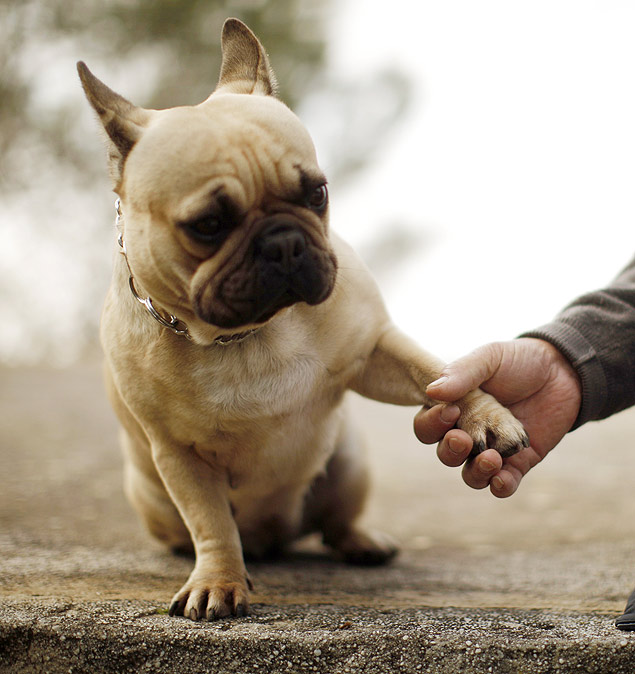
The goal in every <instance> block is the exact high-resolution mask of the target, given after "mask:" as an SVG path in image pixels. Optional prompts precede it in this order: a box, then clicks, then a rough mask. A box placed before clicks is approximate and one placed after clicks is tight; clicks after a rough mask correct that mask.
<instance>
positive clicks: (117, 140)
mask: <svg viewBox="0 0 635 674" xmlns="http://www.w3.org/2000/svg"><path fill="white" fill-rule="evenodd" d="M77 72H78V73H79V78H80V80H81V81H82V86H83V88H84V92H85V93H86V98H88V102H89V103H90V104H91V105H92V106H93V108H94V109H95V112H96V113H97V115H98V116H99V119H100V121H101V123H102V125H103V127H104V130H105V131H106V134H107V135H108V140H109V142H108V162H109V169H110V176H111V178H112V180H113V183H114V185H115V189H116V188H117V186H118V185H119V184H120V182H121V177H122V173H123V167H124V164H125V162H126V157H127V156H128V154H129V152H130V150H132V148H133V147H134V144H135V143H136V142H137V141H138V140H139V138H141V134H142V133H143V129H144V127H145V126H147V125H148V123H149V121H150V117H151V112H152V111H150V110H145V109H144V108H138V107H137V106H135V105H133V104H132V103H130V101H127V100H126V99H125V98H123V96H120V95H119V94H117V93H115V92H114V91H112V89H109V88H108V87H107V86H106V85H105V84H104V83H103V82H102V81H101V80H98V79H97V78H96V77H95V76H94V75H93V74H92V73H91V72H90V70H88V67H87V66H86V64H85V63H83V62H82V61H80V62H79V63H78V64H77Z"/></svg>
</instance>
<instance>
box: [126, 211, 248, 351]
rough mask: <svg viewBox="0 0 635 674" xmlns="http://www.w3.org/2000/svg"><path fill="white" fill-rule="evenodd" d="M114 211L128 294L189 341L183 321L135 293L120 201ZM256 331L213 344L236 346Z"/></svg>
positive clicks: (226, 338) (158, 319) (241, 333)
mask: <svg viewBox="0 0 635 674" xmlns="http://www.w3.org/2000/svg"><path fill="white" fill-rule="evenodd" d="M115 209H116V211H117V217H116V220H115V227H116V228H117V231H118V235H117V243H118V244H119V247H120V248H121V250H120V251H119V252H120V253H121V254H122V255H123V257H124V259H125V261H126V266H127V267H128V273H129V277H128V285H129V286H130V292H131V293H132V295H133V297H134V298H135V299H136V300H137V301H138V302H139V303H140V304H143V306H144V307H145V308H146V311H147V312H148V313H149V314H150V316H152V318H153V319H154V320H155V321H156V322H157V323H159V324H160V325H162V326H163V327H164V328H167V329H168V330H171V331H172V332H173V333H174V334H175V335H180V336H182V337H185V338H186V339H189V340H190V341H191V340H192V336H191V335H190V333H189V330H188V329H187V326H186V325H185V323H183V321H181V320H179V319H178V318H177V317H176V316H173V315H172V314H168V317H167V318H166V317H165V316H162V315H161V314H160V313H159V312H158V311H157V310H156V309H155V307H154V304H153V303H152V300H151V299H150V298H149V297H145V298H144V297H141V295H139V293H138V292H137V289H136V287H135V283H134V277H133V275H132V269H130V263H129V262H128V253H127V251H126V244H125V241H124V238H123V228H122V223H121V221H122V217H123V215H122V212H121V199H117V200H116V201H115ZM258 330H259V328H253V329H251V330H246V331H245V332H239V333H236V334H233V335H219V336H218V337H216V339H215V340H214V342H213V343H214V344H217V345H219V346H229V345H230V344H236V343H238V342H242V341H243V340H244V339H247V337H251V335H253V334H254V333H256V332H258Z"/></svg>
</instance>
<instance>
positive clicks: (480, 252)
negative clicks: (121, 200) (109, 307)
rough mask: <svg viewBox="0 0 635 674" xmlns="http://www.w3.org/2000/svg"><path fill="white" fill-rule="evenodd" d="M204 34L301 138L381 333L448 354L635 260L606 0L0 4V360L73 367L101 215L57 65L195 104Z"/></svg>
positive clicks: (626, 125)
mask: <svg viewBox="0 0 635 674" xmlns="http://www.w3.org/2000/svg"><path fill="white" fill-rule="evenodd" d="M227 16H237V17H239V18H241V19H243V20H244V21H246V22H247V23H248V25H250V27H251V28H252V29H253V30H254V31H255V32H256V34H257V35H258V36H259V37H260V39H261V40H262V42H263V43H264V45H265V47H266V48H267V50H268V51H269V53H270V57H271V61H272V65H273V67H274V70H275V71H276V73H277V75H278V79H279V82H280V84H281V96H282V98H283V99H284V100H285V102H287V103H288V104H289V105H291V107H293V108H294V110H295V111H296V112H297V113H298V114H299V115H300V117H301V118H302V119H303V121H304V122H305V123H306V125H307V126H308V127H309V130H310V132H311V133H312V135H313V137H314V140H315V143H316V146H317V149H318V156H319V158H320V161H321V164H322V167H323V168H324V170H325V171H326V173H327V175H328V176H329V180H330V187H331V204H332V216H331V217H332V226H333V228H335V229H336V230H337V231H338V232H339V233H340V234H342V235H343V236H344V237H345V238H347V239H348V240H349V241H350V242H351V243H353V244H354V245H355V246H356V247H357V249H358V250H359V251H360V253H361V254H362V255H363V257H364V258H365V259H366V261H367V262H368V263H369V264H370V266H371V268H372V269H373V271H374V272H375V274H376V276H377V278H378V281H379V283H380V285H381V287H382V289H383V292H384V295H385V297H386V301H387V304H388V306H389V309H390V311H391V313H392V314H393V317H394V318H395V321H396V322H397V323H398V324H399V325H401V326H402V327H403V328H404V329H405V330H406V331H408V332H409V333H410V334H412V335H413V336H414V337H415V338H416V339H417V340H419V341H420V342H421V343H422V344H423V345H425V347H426V348H428V349H429V350H431V351H434V352H436V353H437V354H438V355H440V356H442V357H444V358H448V359H449V358H453V357H455V356H458V355H460V354H462V353H463V352H465V351H467V350H470V349H471V348H473V347H475V346H477V345H479V344H480V343H483V342H485V341H489V340H492V339H504V338H510V337H513V336H515V335H516V334H518V333H519V332H521V331H522V330H524V329H528V328H530V327H534V326H536V325H539V324H541V323H543V322H546V321H548V320H550V319H551V317H552V316H553V315H554V314H555V313H556V312H557V311H558V310H559V309H560V308H561V307H562V306H563V305H564V304H565V303H566V302H567V301H569V300H570V299H572V298H573V297H574V296H575V295H577V294H579V293H581V292H583V291H585V290H588V289H592V288H595V287H599V286H601V285H603V284H605V283H607V282H608V281H610V279H611V278H612V276H613V275H614V274H615V273H617V271H618V270H619V268H620V267H621V266H623V265H624V264H626V263H627V262H628V260H629V259H630V257H631V255H632V253H633V251H635V226H634V225H635V200H634V199H633V186H634V185H635V123H634V120H635V40H633V35H634V34H635V5H634V4H633V3H631V2H629V1H628V0H602V2H599V1H591V0H532V2H524V1H517V2H509V1H508V0H507V1H506V0H483V1H482V2H478V3H474V2H471V1H470V0H443V1H441V0H421V1H420V2H416V3H414V2H408V1H406V0H392V2H390V3H386V2H385V1H381V2H380V1H379V0H364V1H362V0H275V1H274V0H81V1H80V0H39V1H38V0H0V111H1V114H0V151H1V153H2V162H1V163H0V199H1V205H2V207H1V208H0V233H1V240H0V241H1V243H0V316H2V327H1V328H0V362H1V363H3V364H11V365H23V364H44V363H46V364H51V363H53V364H58V365H65V364H70V363H73V362H74V361H76V360H78V359H81V358H82V357H85V356H86V355H90V354H94V353H95V352H96V349H97V347H96V334H97V325H98V321H99V314H100V308H101V302H102V298H103V295H104V293H105V290H106V287H107V284H108V281H109V275H110V263H111V254H112V250H113V243H114V239H115V231H114V206H113V202H114V196H113V195H112V193H111V192H110V185H109V182H108V180H107V175H106V166H105V158H104V149H103V146H102V143H101V141H100V138H99V135H98V126H97V123H96V122H95V120H94V119H93V116H92V111H91V110H90V109H89V106H88V104H87V103H86V102H85V100H84V98H83V94H82V92H81V88H80V86H79V82H78V79H77V76H76V72H75V62H76V61H77V60H80V59H82V60H85V61H86V62H87V63H88V64H89V66H90V67H91V69H92V70H93V72H95V73H96V74H97V75H98V76H99V77H100V78H101V79H103V80H104V81H105V82H106V83H108V84H109V85H110V86H111V87H112V88H114V89H115V90H117V91H118V92H120V93H121V94H122V95H124V96H126V97H128V98H130V99H131V100H133V101H134V102H135V103H137V104H140V105H144V106H146V107H168V106H173V105H179V104H192V103H198V102H200V101H201V100H203V99H204V98H206V97H207V96H208V94H209V93H210V91H211V90H212V89H213V87H214V85H215V83H216V79H217V76H218V68H219V61H220V59H219V57H220V51H219V49H220V45H219V41H220V29H221V26H222V23H223V20H224V19H225V18H226V17H227Z"/></svg>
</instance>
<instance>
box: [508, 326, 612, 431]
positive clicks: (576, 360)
mask: <svg viewBox="0 0 635 674" xmlns="http://www.w3.org/2000/svg"><path fill="white" fill-rule="evenodd" d="M520 337H534V338H536V339H542V340H544V341H545V342H549V343H550V344H553V346H555V347H556V348H557V349H558V351H560V352H561V353H562V354H563V355H564V356H565V358H566V359H567V360H568V361H569V362H570V363H571V365H572V367H573V369H574V370H575V371H576V373H577V374H578V376H579V377H580V382H581V384H582V405H581V407H580V412H579V413H578V418H577V419H576V420H575V423H574V424H573V426H572V427H571V430H572V431H573V430H575V429H576V428H578V427H579V426H582V424H585V423H586V422H587V421H593V420H596V419H601V418H602V416H603V412H604V409H605V406H606V401H607V397H608V386H607V379H606V374H605V372H604V368H603V367H602V363H601V361H600V359H599V358H598V354H597V352H596V351H595V349H594V348H593V346H592V344H591V343H590V342H589V341H588V340H587V339H586V337H585V336H584V335H583V334H582V333H580V332H579V331H578V330H577V329H576V328H574V327H573V326H571V325H569V324H568V323H563V322H560V321H554V322H552V323H548V324H547V325H543V326H542V327H540V328H537V329H535V330H530V331H529V332H525V333H523V334H522V335H520Z"/></svg>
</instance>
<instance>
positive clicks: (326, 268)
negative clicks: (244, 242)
mask: <svg viewBox="0 0 635 674" xmlns="http://www.w3.org/2000/svg"><path fill="white" fill-rule="evenodd" d="M336 271H337V263H336V260H335V256H334V254H333V252H332V251H331V250H330V246H328V243H327V242H326V240H320V237H319V236H318V235H316V234H315V233H314V232H312V231H311V230H310V229H308V228H305V227H303V226H302V224H301V223H298V221H297V220H295V219H294V218H292V217H289V216H284V215H277V216H271V217H270V218H267V220H266V221H265V222H263V223H262V226H261V228H260V231H259V233H258V234H257V236H256V237H254V240H253V241H252V243H251V245H250V247H249V249H248V251H247V254H246V255H245V256H244V258H243V259H242V260H241V261H239V262H238V263H237V264H236V266H234V267H233V268H232V269H231V270H230V271H228V272H227V273H226V274H225V275H224V277H223V278H222V279H213V280H212V282H211V284H210V286H208V287H207V288H206V289H205V291H204V292H203V293H201V294H200V295H199V298H198V302H197V303H196V304H195V306H197V308H198V311H197V313H198V314H199V316H200V317H201V318H203V319H204V320H206V321H207V322H209V323H212V324H214V325H217V326H219V327H221V328H232V329H233V328H238V327H241V326H244V325H250V324H258V323H264V322H266V321H268V320H269V319H270V318H271V317H272V316H273V315H275V314H276V313H277V312H278V311H280V310H281V309H283V308H285V307H289V306H291V305H292V304H295V303H297V302H306V303H307V304H310V305H316V304H319V303H321V302H323V301H324V300H326V299H327V298H328V297H329V295H330V294H331V292H332V290H333V287H334V284H335V276H336Z"/></svg>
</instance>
